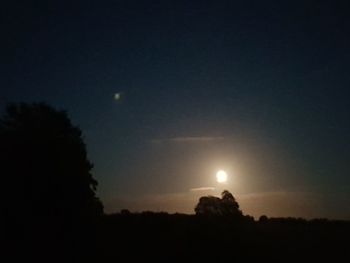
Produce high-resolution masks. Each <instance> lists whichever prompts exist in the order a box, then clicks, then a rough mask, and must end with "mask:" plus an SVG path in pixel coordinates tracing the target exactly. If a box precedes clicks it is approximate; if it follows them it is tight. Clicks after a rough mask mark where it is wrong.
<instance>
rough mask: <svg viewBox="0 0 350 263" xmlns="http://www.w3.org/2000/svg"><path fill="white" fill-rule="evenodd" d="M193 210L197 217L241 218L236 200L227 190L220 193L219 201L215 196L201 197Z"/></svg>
mask: <svg viewBox="0 0 350 263" xmlns="http://www.w3.org/2000/svg"><path fill="white" fill-rule="evenodd" d="M194 210H195V212H196V214H197V215H221V216H236V217H240V216H242V212H241V210H239V205H238V203H237V202H236V199H235V198H234V197H233V195H232V194H231V193H230V192H229V191H227V190H224V191H223V192H222V193H221V199H220V198H218V197H215V196H203V197H201V198H200V199H199V202H198V204H197V205H196V207H195V209H194Z"/></svg>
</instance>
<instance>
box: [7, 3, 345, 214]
mask: <svg viewBox="0 0 350 263" xmlns="http://www.w3.org/2000/svg"><path fill="white" fill-rule="evenodd" d="M87 2H88V3H87ZM90 2H92V1H74V4H73V3H70V2H67V3H63V2H62V1H51V3H50V4H48V3H46V1H42V2H36V3H33V2H32V1H30V2H28V1H26V3H19V2H16V1H11V4H10V5H9V6H3V8H2V11H1V12H2V13H1V20H2V22H1V29H2V30H1V31H2V41H1V44H0V45H1V58H2V59H1V78H0V86H1V93H0V104H1V105H5V104H6V103H9V102H19V101H25V102H34V101H45V102H47V103H49V104H51V105H53V106H55V107H57V108H59V109H65V110H67V111H68V113H69V116H70V117H71V119H72V121H73V122H74V123H75V124H77V125H79V126H80V127H81V128H82V130H83V133H84V135H85V139H86V142H87V146H88V152H89V156H90V159H91V160H92V162H94V163H95V169H94V174H95V177H96V178H97V180H98V181H99V183H100V186H99V195H100V196H101V198H102V200H103V201H104V203H105V206H106V210H107V211H109V212H111V211H116V210H118V209H120V208H124V207H126V208H130V209H131V210H146V209H152V210H167V211H171V212H172V211H180V212H193V207H194V205H195V202H196V200H197V197H198V195H204V194H217V193H218V192H219V191H221V190H222V187H225V188H228V190H230V191H232V192H233V193H234V195H235V196H237V198H238V200H239V201H240V204H241V207H242V209H243V212H246V213H250V214H253V215H255V216H258V215H260V214H261V213H266V214H268V215H291V216H306V217H321V216H329V217H338V218H350V207H349V206H348V204H349V202H350V168H349V165H348V164H349V161H350V122H349V113H350V109H349V103H348V100H349V95H350V89H349V87H350V86H349V84H350V74H349V69H350V64H349V61H350V52H349V46H350V34H349V33H350V32H349V28H350V22H349V19H348V14H349V11H350V8H349V5H348V4H346V3H345V1H344V3H345V4H335V3H333V2H335V1H113V3H111V2H109V3H108V2H104V1H96V2H95V3H90ZM238 2H244V3H238ZM116 92H120V93H121V99H120V100H119V101H116V100H114V98H113V96H114V94H115V93H116ZM218 169H224V170H227V171H228V174H229V178H230V180H229V182H228V184H227V185H225V186H220V185H216V182H215V172H216V170H218ZM213 178H214V180H213ZM208 186H210V187H215V191H214V192H209V193H207V192H200V193H198V192H197V191H196V192H194V191H190V189H191V188H197V187H208ZM288 213H289V214H288Z"/></svg>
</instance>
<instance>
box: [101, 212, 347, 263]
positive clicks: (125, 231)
mask: <svg viewBox="0 0 350 263" xmlns="http://www.w3.org/2000/svg"><path fill="white" fill-rule="evenodd" d="M126 211H127V210H124V211H123V213H117V214H112V215H106V216H105V217H104V218H103V221H102V223H101V229H100V240H101V242H99V243H98V244H99V251H100V252H99V253H100V255H101V257H102V258H103V261H106V262H107V260H108V261H109V260H117V259H118V258H128V259H130V260H133V259H134V260H137V259H141V260H142V259H146V258H147V259H151V260H161V259H173V260H177V262H181V261H186V262H187V261H188V260H192V261H194V262H203V261H204V262H222V261H227V262H238V260H259V261H266V260H268V261H272V262H299V261H300V262H303V261H305V260H307V259H308V260H311V262H315V261H314V260H318V259H322V260H324V259H327V258H328V259H330V260H333V261H334V260H339V259H341V258H342V257H344V256H345V257H346V256H347V248H348V244H349V241H350V222H349V221H330V220H325V219H315V220H305V219H300V218H267V219H266V220H264V221H259V220H257V221H254V220H252V218H251V217H249V216H247V217H242V218H236V217H230V216H203V215H201V216H198V215H185V214H167V213H154V212H150V211H147V212H142V213H130V212H126Z"/></svg>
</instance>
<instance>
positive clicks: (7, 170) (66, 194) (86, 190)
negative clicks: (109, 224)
mask: <svg viewBox="0 0 350 263" xmlns="http://www.w3.org/2000/svg"><path fill="white" fill-rule="evenodd" d="M0 166H1V167H0V169H1V180H2V193H3V194H4V195H5V196H4V197H3V198H2V209H3V211H5V212H6V213H7V214H8V215H9V216H12V217H16V215H18V214H20V215H22V216H24V215H25V216H26V217H27V218H28V217H40V218H61V219H62V220H63V221H64V220H75V219H76V220H81V219H82V218H91V217H95V216H96V215H99V214H101V213H102V212H103V206H102V203H101V202H100V200H99V199H98V198H97V197H96V195H95V190H96V186H97V181H96V180H95V179H94V178H93V176H92V174H91V169H92V167H93V165H92V163H91V162H90V161H89V160H88V158H87V152H86V146H85V144H84V142H83V139H82V132H81V130H80V129H79V128H78V127H76V126H74V125H73V124H72V123H71V121H70V119H69V118H68V116H67V114H66V112H64V111H58V110H56V109H54V108H52V107H51V106H49V105H47V104H44V103H37V104H25V103H21V104H19V105H10V106H8V107H7V109H6V112H5V115H4V116H3V118H2V119H0Z"/></svg>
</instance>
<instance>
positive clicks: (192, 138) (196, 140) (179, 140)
mask: <svg viewBox="0 0 350 263" xmlns="http://www.w3.org/2000/svg"><path fill="white" fill-rule="evenodd" d="M224 139H225V137H221V136H197V137H196V136H189V137H173V138H166V139H153V140H152V143H166V142H173V143H200V142H217V141H222V140H224Z"/></svg>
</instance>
